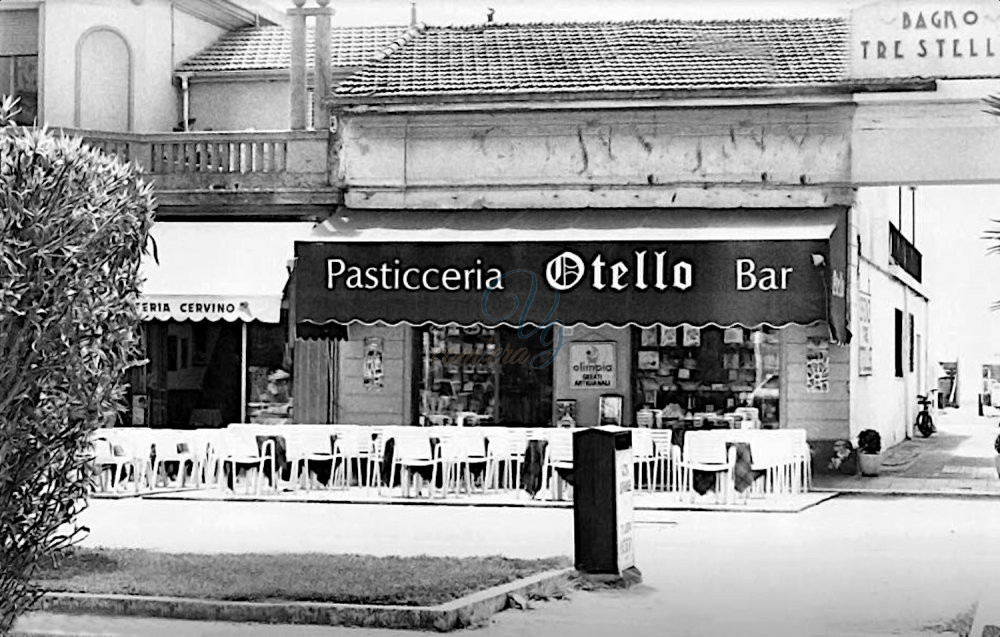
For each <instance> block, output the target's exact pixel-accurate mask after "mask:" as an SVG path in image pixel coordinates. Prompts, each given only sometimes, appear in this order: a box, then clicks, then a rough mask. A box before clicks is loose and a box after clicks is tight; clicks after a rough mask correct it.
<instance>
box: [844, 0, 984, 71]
mask: <svg viewBox="0 0 1000 637" xmlns="http://www.w3.org/2000/svg"><path fill="white" fill-rule="evenodd" d="M851 74H852V75H853V76H854V77H856V78H861V79H866V78H886V77H939V78H949V77H953V78H962V77H966V78H968V77H984V76H994V77H995V76H997V75H1000V2H995V1H993V2H989V1H987V0H978V1H977V0H971V1H965V0H961V1H951V0H938V1H937V2H880V3H876V4H870V5H865V6H862V7H858V8H856V9H855V10H854V11H852V13H851Z"/></svg>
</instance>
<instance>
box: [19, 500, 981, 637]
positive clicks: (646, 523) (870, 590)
mask: <svg viewBox="0 0 1000 637" xmlns="http://www.w3.org/2000/svg"><path fill="white" fill-rule="evenodd" d="M83 521H84V522H85V523H86V524H89V525H90V526H91V527H92V529H93V533H92V535H91V537H90V538H89V539H88V540H87V544H89V545H106V546H133V547H141V548H149V549H154V550H169V551H177V552H246V551H252V552H272V553H273V552H311V551H320V552H337V553H351V552H362V553H368V554H376V555H377V554H381V555H388V554H402V555H419V554H430V555H459V556H461V555H486V554H504V555H508V556H511V557H539V556H548V555H559V554H562V555H569V554H571V553H572V550H573V549H572V547H573V515H572V511H570V510H568V509H541V508H534V509H524V508H481V507H387V506H376V505H352V506H330V505H326V504H291V503H289V504H276V503H242V502H226V503H219V502H192V501H183V502H182V501H170V502H168V501H153V500H122V501H102V502H95V503H93V506H92V508H91V509H89V510H88V511H87V512H86V514H85V519H84V520H83ZM635 528H636V535H635V540H636V563H637V565H638V567H639V568H640V570H642V572H643V576H644V583H643V584H642V585H641V586H639V587H637V588H635V589H633V590H630V591H600V592H582V591H581V592H575V593H574V594H573V596H572V599H571V600H570V601H568V602H550V603H543V604H540V605H539V607H538V608H537V609H536V610H534V611H531V612H520V611H507V612H504V613H501V614H500V615H498V616H496V617H495V622H494V623H492V624H491V625H490V626H488V627H486V628H485V629H483V630H481V631H477V633H476V634H477V635H479V636H480V637H516V636H520V635H539V636H543V637H544V636H548V635H556V634H567V633H568V634H573V635H576V636H578V637H590V636H591V635H593V636H594V637H597V636H598V635H600V636H602V637H603V636H605V635H607V634H609V633H614V632H625V633H627V634H629V635H641V636H645V635H649V636H650V637H653V636H659V635H663V634H664V627H665V626H669V630H670V633H669V634H670V635H671V636H672V637H684V636H690V637H715V636H719V637H722V636H728V635H733V634H739V635H743V636H744V637H756V636H758V635H759V636H760V637H779V636H780V637H784V636H785V635H788V636H789V637H792V636H795V637H802V636H813V635H816V636H820V635H824V636H828V637H829V636H837V637H847V636H848V635H853V636H855V637H861V636H866V635H877V634H881V635H897V636H899V635H911V636H915V635H921V636H922V637H923V635H925V634H927V635H929V634H933V633H927V631H926V630H924V628H925V627H927V626H929V625H931V624H933V623H938V622H941V621H945V620H947V619H949V618H952V617H954V616H955V615H956V614H958V613H959V612H961V611H963V610H965V609H967V608H969V606H971V604H972V603H973V602H974V601H976V600H977V599H978V598H979V595H980V594H981V592H982V590H984V588H985V587H986V586H987V585H988V584H989V583H990V582H991V581H992V580H993V579H994V577H995V574H996V573H997V572H1000V544H997V542H996V541H995V538H996V537H998V536H1000V509H998V508H997V507H996V505H995V503H994V502H992V501H985V500H974V499H955V498H951V499H948V498H865V497H838V498H834V499H832V500H830V501H827V502H825V503H823V504H821V505H820V506H817V507H813V508H811V509H808V510H806V511H805V512H803V513H799V514H795V515H774V514H766V513H740V514H728V513H717V512H711V513H708V512H660V511H643V512H637V514H636V527H635ZM19 628H20V629H21V630H22V631H29V632H30V633H32V634H34V635H39V636H41V635H54V634H59V632H61V633H62V634H63V635H77V634H90V635H94V634H101V635H105V636H117V635H137V636H145V635H150V636H151V637H159V636H160V635H163V636H164V637H165V636H166V635H178V636H180V637H185V636H187V635H206V636H209V635H210V636H218V637H229V636H230V635H243V634H245V635H248V636H250V637H258V636H259V637H272V636H275V637H276V636H279V635H280V636H286V635H287V636H288V637H297V636H299V635H302V636H307V635H318V634H321V633H320V632H319V631H324V632H323V633H322V634H324V635H330V636H331V637H333V636H336V635H340V636H343V637H404V636H407V637H413V633H405V632H400V631H381V630H369V629H361V628H335V627H330V628H320V629H317V628H312V627H301V628H296V627H289V626H275V627H267V626H252V627H251V626H242V625H238V626H235V627H234V626H233V625H229V624H205V623H202V622H195V623H188V622H176V621H174V620H145V619H133V618H90V619H88V618H80V617H69V616H61V615H46V614H36V615H32V616H29V617H27V618H26V619H25V620H23V621H22V622H21V624H19Z"/></svg>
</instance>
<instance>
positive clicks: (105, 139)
mask: <svg viewBox="0 0 1000 637" xmlns="http://www.w3.org/2000/svg"><path fill="white" fill-rule="evenodd" d="M61 130H62V131H63V132H64V133H66V134H68V135H74V136H78V137H81V138H83V140H84V142H85V143H87V144H89V145H90V146H92V147H94V148H99V149H101V150H103V151H104V152H107V153H110V154H113V155H117V156H118V157H120V158H122V159H125V160H128V161H133V162H135V163H136V164H138V165H139V166H140V167H142V168H143V169H144V171H145V172H146V174H147V175H149V176H150V177H151V178H152V179H153V181H154V185H155V188H156V194H157V200H158V201H159V203H160V206H161V207H162V206H164V205H166V206H172V205H177V206H189V207H190V206H198V205H200V204H202V203H214V204H215V205H221V204H224V203H225V201H226V200H227V199H228V200H235V201H236V202H239V203H242V204H246V203H251V204H252V203H262V204H266V203H267V198H268V197H269V196H270V197H271V199H272V200H273V201H274V202H276V203H282V204H288V203H296V201H302V202H308V203H310V204H326V203H331V202H334V200H335V199H336V197H337V196H338V195H336V194H335V192H336V189H335V188H333V187H332V186H331V182H330V176H331V172H332V171H331V166H332V161H331V154H330V144H329V141H330V140H329V133H326V132H325V131H244V132H187V133H108V132H97V131H86V130H74V129H61Z"/></svg>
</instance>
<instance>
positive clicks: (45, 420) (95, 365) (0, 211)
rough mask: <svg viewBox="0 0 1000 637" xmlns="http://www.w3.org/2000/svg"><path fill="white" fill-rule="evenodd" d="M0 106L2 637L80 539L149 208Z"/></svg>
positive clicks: (82, 150) (129, 325)
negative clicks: (42, 570)
mask: <svg viewBox="0 0 1000 637" xmlns="http://www.w3.org/2000/svg"><path fill="white" fill-rule="evenodd" d="M15 112H16V106H15V103H14V102H13V101H12V100H9V99H8V100H6V101H4V102H3V104H2V105H0V634H7V633H8V632H9V631H10V630H11V628H12V626H13V624H14V621H15V619H16V618H17V616H18V615H19V614H21V613H23V612H25V611H26V610H27V609H28V608H30V607H31V606H32V604H34V603H35V602H36V601H37V599H38V597H39V596H40V594H41V592H40V591H38V590H37V589H36V587H35V586H33V584H32V582H31V578H32V574H33V571H34V568H35V564H36V563H37V562H38V561H39V559H41V558H43V557H46V556H50V555H54V554H55V553H56V552H58V551H59V550H61V549H64V548H67V547H69V546H72V545H73V544H74V543H76V542H77V541H78V540H79V539H80V538H81V537H82V535H83V533H85V532H86V529H85V528H82V527H80V526H79V525H78V523H77V521H76V518H77V515H78V514H79V512H80V511H82V510H83V509H84V508H85V507H86V502H87V494H88V491H89V488H90V480H91V477H92V470H91V469H90V467H89V463H88V460H87V458H86V455H87V452H88V438H89V435H90V433H91V432H92V431H93V430H94V429H96V428H97V427H100V426H101V425H102V423H104V422H106V421H107V419H108V418H109V417H110V416H113V415H114V414H115V413H116V412H117V411H118V410H120V409H121V407H122V398H123V395H124V388H123V382H124V371H125V370H126V369H127V368H128V366H129V365H130V364H133V363H134V362H135V361H136V360H137V357H138V353H139V352H138V343H139V337H138V329H139V316H138V312H137V309H136V300H137V298H138V286H139V276H138V275H139V262H140V259H141V257H142V254H143V253H144V252H145V249H146V242H147V238H148V235H149V229H150V226H151V225H152V222H153V208H154V203H153V197H152V190H151V187H150V186H149V185H147V184H146V183H144V181H143V180H142V178H141V177H140V176H139V174H138V172H137V169H136V168H135V167H134V166H133V165H131V164H125V163H122V162H121V161H119V160H117V159H115V158H113V157H110V156H108V155H105V154H103V153H101V152H100V151H97V150H93V149H90V148H88V147H87V146H85V145H83V144H82V143H81V142H80V141H79V140H74V139H69V138H66V137H62V136H55V135H53V134H51V133H50V132H48V131H46V130H36V129H29V128H22V127H20V126H17V125H15V124H13V123H12V122H13V115H14V113H15Z"/></svg>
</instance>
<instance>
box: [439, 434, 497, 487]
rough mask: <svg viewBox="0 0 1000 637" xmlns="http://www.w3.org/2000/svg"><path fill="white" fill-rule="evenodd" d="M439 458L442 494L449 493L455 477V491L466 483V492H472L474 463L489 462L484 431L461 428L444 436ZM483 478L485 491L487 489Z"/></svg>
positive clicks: (440, 444) (440, 445) (440, 443)
mask: <svg viewBox="0 0 1000 637" xmlns="http://www.w3.org/2000/svg"><path fill="white" fill-rule="evenodd" d="M437 459H438V462H439V463H440V470H441V478H442V483H441V495H442V497H443V496H445V495H447V493H448V491H449V490H450V489H451V486H452V484H453V483H452V478H454V486H455V492H456V493H458V491H459V490H460V488H461V486H462V485H464V487H465V491H466V493H470V494H471V493H472V489H473V486H474V485H473V479H472V465H473V464H478V463H483V464H486V463H487V457H486V440H485V438H484V436H483V433H482V432H480V431H475V430H474V429H470V428H467V429H459V430H458V431H456V432H455V433H454V434H453V435H451V436H448V437H445V438H442V439H441V440H440V442H439V444H438V448H437ZM486 482H487V480H486V477H485V476H484V478H483V491H484V492H485V490H486Z"/></svg>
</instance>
